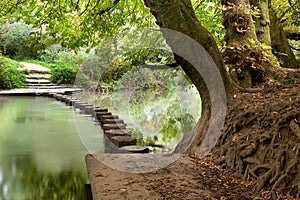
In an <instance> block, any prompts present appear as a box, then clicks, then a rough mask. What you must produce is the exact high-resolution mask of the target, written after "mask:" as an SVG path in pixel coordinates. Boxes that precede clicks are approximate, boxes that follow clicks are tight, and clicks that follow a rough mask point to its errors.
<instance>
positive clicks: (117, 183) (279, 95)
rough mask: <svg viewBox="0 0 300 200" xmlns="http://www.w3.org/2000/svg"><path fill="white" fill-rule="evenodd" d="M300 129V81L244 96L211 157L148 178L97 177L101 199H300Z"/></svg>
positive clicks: (187, 160) (192, 159)
mask: <svg viewBox="0 0 300 200" xmlns="http://www.w3.org/2000/svg"><path fill="white" fill-rule="evenodd" d="M282 130H283V131H282ZM299 130H300V81H299V79H297V78H296V79H294V80H292V81H289V82H288V83H276V84H273V83H269V84H266V85H265V86H264V90H262V91H256V92H254V91H251V92H239V93H237V94H236V98H235V99H233V101H232V104H231V105H229V109H228V116H227V120H226V124H225V127H224V131H223V135H222V137H221V138H220V140H219V144H218V146H217V147H216V148H215V149H214V151H213V153H212V154H211V155H210V156H208V157H205V158H202V159H199V158H196V157H194V156H191V155H186V156H183V157H182V158H181V159H179V160H178V161H176V162H175V163H173V164H171V165H169V166H168V167H166V168H164V169H160V170H158V171H156V172H153V173H148V174H126V173H118V172H115V171H110V172H107V174H106V175H102V174H101V175H97V174H94V175H95V177H97V176H99V182H98V184H100V185H99V187H97V188H98V189H99V191H98V192H99V193H101V198H100V199H170V200H171V199H172V200H173V199H178V200H179V199H180V200H182V199H191V200H196V199H199V200H200V199H208V200H209V199H222V200H225V199H297V195H299V191H298V190H299V188H297V184H298V186H299V183H300V178H299V177H300V175H299V173H300V171H299V169H300V164H299V160H300V157H299V150H297V148H299V146H300V145H299V144H300V142H299V141H300V138H298V137H300V136H299V135H298V134H300V133H299V132H298V131H299ZM285 134H286V135H285ZM287 138H288V139H287ZM250 147H251V148H250ZM254 147H255V148H254ZM90 176H93V174H90ZM278 180H279V181H278ZM275 186H276V187H275ZM298 199H299V196H298Z"/></svg>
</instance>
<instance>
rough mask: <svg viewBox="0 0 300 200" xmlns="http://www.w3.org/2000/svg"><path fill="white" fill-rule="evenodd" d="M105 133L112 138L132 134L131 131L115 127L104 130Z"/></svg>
mask: <svg viewBox="0 0 300 200" xmlns="http://www.w3.org/2000/svg"><path fill="white" fill-rule="evenodd" d="M104 134H105V136H106V137H107V138H108V139H111V138H112V137H115V136H131V131H128V130H125V129H113V130H107V131H104Z"/></svg>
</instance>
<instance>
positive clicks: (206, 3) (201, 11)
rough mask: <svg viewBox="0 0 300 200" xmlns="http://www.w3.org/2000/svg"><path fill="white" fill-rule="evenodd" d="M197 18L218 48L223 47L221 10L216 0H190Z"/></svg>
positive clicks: (223, 31)
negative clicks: (212, 37)
mask: <svg viewBox="0 0 300 200" xmlns="http://www.w3.org/2000/svg"><path fill="white" fill-rule="evenodd" d="M192 3H193V5H194V10H195V14H196V16H197V18H198V19H199V21H200V22H201V24H202V26H204V27H205V28H206V29H207V30H208V31H209V32H210V33H211V34H212V35H213V36H214V38H215V40H216V42H217V44H218V46H219V47H222V46H223V44H222V43H223V38H224V36H225V29H224V27H223V26H222V20H223V19H222V10H221V6H220V5H219V1H218V0H192Z"/></svg>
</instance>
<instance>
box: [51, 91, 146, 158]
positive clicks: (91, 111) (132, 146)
mask: <svg viewBox="0 0 300 200" xmlns="http://www.w3.org/2000/svg"><path fill="white" fill-rule="evenodd" d="M49 96H50V97H53V98H55V99H56V100H59V101H62V102H65V103H66V105H68V106H72V107H73V108H75V109H80V113H82V114H87V115H91V116H92V117H93V119H94V120H95V121H97V122H99V124H100V126H101V128H102V129H103V132H104V136H105V140H106V143H107V142H108V143H109V144H108V145H109V146H110V148H111V149H112V152H109V153H149V148H148V147H143V146H137V145H136V139H135V138H133V137H132V134H131V131H129V130H126V124H125V122H124V120H122V119H120V118H119V116H116V115H113V114H112V113H111V112H109V111H108V109H107V108H100V107H95V106H94V105H92V104H89V103H86V102H83V101H81V100H78V99H76V98H74V97H72V96H69V95H62V94H57V93H54V94H53V93H50V94H49Z"/></svg>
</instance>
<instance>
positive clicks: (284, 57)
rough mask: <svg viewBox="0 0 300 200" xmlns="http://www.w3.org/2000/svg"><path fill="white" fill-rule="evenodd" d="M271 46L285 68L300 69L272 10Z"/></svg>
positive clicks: (271, 9)
mask: <svg viewBox="0 0 300 200" xmlns="http://www.w3.org/2000/svg"><path fill="white" fill-rule="evenodd" d="M270 19H271V20H270V22H271V45H272V50H273V53H274V55H275V56H276V57H277V58H278V59H279V62H280V64H281V66H282V67H284V68H299V67H300V66H299V63H298V62H297V60H296V57H295V55H294V54H293V52H292V50H291V47H290V45H289V42H288V40H287V38H286V35H285V33H284V31H283V28H282V26H281V24H280V21H279V19H278V18H277V16H276V12H275V10H274V9H273V8H270Z"/></svg>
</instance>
